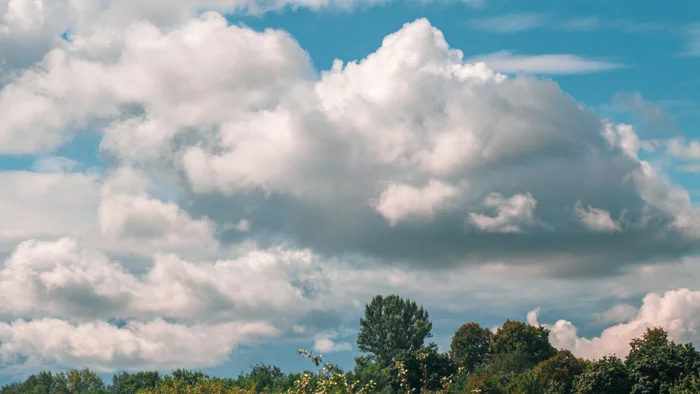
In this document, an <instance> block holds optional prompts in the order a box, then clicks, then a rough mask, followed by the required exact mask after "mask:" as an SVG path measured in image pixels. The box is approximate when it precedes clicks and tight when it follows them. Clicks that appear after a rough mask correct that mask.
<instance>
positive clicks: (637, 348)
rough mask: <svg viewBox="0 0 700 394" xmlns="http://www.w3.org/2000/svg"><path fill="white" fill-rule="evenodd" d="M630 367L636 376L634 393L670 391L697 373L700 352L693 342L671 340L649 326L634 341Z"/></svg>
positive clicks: (633, 375) (699, 363) (662, 393)
mask: <svg viewBox="0 0 700 394" xmlns="http://www.w3.org/2000/svg"><path fill="white" fill-rule="evenodd" d="M630 347H631V348H632V350H631V351H630V354H629V355H628V356H627V361H626V364H627V368H628V370H629V371H630V376H631V377H632V381H633V385H632V391H631V393H632V394H642V393H661V394H665V393H669V392H670V389H671V387H672V386H673V385H674V383H675V382H676V381H677V380H679V379H683V378H684V377H686V376H692V375H697V373H698V368H699V367H700V354H698V352H697V351H696V350H695V348H693V346H692V345H690V344H687V345H680V344H676V343H674V342H673V341H670V340H669V339H668V334H667V333H666V331H664V330H663V329H661V328H654V329H647V331H646V332H645V333H644V335H643V336H642V338H636V339H634V340H632V342H630Z"/></svg>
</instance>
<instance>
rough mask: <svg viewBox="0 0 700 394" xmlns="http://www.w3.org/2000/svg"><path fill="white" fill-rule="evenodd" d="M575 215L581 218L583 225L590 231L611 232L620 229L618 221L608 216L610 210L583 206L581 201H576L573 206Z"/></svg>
mask: <svg viewBox="0 0 700 394" xmlns="http://www.w3.org/2000/svg"><path fill="white" fill-rule="evenodd" d="M574 212H575V213H576V216H578V218H579V219H580V220H581V223H583V225H584V226H586V227H587V228H588V229H590V230H591V231H600V232H611V231H621V230H622V228H621V227H620V223H619V222H616V221H615V220H613V218H612V217H610V212H608V211H606V210H603V209H598V208H593V207H591V206H590V205H589V206H587V207H584V206H583V204H581V202H580V201H579V202H577V203H576V205H575V206H574Z"/></svg>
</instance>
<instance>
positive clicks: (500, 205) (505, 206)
mask: <svg viewBox="0 0 700 394" xmlns="http://www.w3.org/2000/svg"><path fill="white" fill-rule="evenodd" d="M484 206H485V207H486V208H493V209H495V210H496V216H495V217H492V216H486V215H482V214H477V213H469V222H470V223H471V224H473V225H474V226H475V227H476V228H478V229H479V230H481V231H487V232H498V233H519V232H521V231H522V226H523V225H530V224H533V223H534V222H535V218H534V215H533V212H534V210H535V207H536V206H537V201H536V200H535V199H534V198H533V197H532V194H530V193H526V194H516V195H514V196H512V197H510V198H504V197H503V196H501V195H500V194H498V193H491V194H489V195H488V196H486V198H485V199H484Z"/></svg>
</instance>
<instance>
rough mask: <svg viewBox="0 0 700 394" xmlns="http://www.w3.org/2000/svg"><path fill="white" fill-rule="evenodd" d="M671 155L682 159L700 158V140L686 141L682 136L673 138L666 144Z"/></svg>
mask: <svg viewBox="0 0 700 394" xmlns="http://www.w3.org/2000/svg"><path fill="white" fill-rule="evenodd" d="M666 149H667V152H668V154H669V155H671V156H673V157H675V158H678V159H682V160H698V159H700V141H696V140H691V141H687V142H686V141H685V139H684V138H682V137H677V138H672V139H670V140H669V141H668V143H667V146H666Z"/></svg>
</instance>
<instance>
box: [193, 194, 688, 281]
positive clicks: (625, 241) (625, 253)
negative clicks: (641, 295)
mask: <svg viewBox="0 0 700 394" xmlns="http://www.w3.org/2000/svg"><path fill="white" fill-rule="evenodd" d="M261 199H262V200H263V201H261ZM244 200H247V199H246V198H240V199H238V198H237V199H233V200H232V199H231V198H222V197H220V196H208V197H196V198H195V199H194V200H192V206H193V208H192V209H193V210H195V212H197V213H201V214H209V215H211V214H213V213H214V212H219V214H218V218H219V220H222V221H224V222H225V221H227V219H231V220H235V219H236V218H239V217H240V216H241V215H240V214H239V213H238V212H247V214H246V215H245V216H246V217H248V218H250V220H251V221H252V222H254V223H255V228H254V229H253V230H252V233H250V234H241V233H240V232H237V231H228V232H224V233H223V234H221V239H222V241H223V242H228V243H236V242H239V241H242V240H244V239H246V238H249V237H252V238H254V239H255V240H256V241H258V242H260V244H261V245H264V246H271V245H275V244H278V243H280V242H287V243H291V244H294V245H296V246H299V247H310V248H312V249H313V250H315V251H317V252H318V253H322V254H325V255H327V256H342V255H359V256H360V257H363V258H365V259H368V260H370V261H377V260H378V261H379V262H381V263H384V264H387V263H388V264H391V265H404V264H405V265H409V266H414V267H416V268H420V267H422V268H435V269H442V268H450V267H454V266H458V265H469V264H473V265H477V264H483V263H486V262H506V263H507V264H512V265H519V264H524V265H530V264H537V265H540V266H541V267H542V268H543V270H544V271H545V272H547V273H548V274H549V275H553V276H561V277H596V276H604V275H609V274H616V273H619V272H621V270H623V269H625V267H626V266H627V265H628V264H641V263H645V262H648V261H650V260H656V259H661V260H665V259H669V260H672V259H674V258H676V257H678V256H680V255H684V254H687V253H690V252H694V251H697V243H696V242H692V241H686V240H684V238H683V237H682V236H681V235H680V234H678V233H673V232H668V231H665V230H664V227H663V226H659V227H654V228H652V229H647V230H628V231H625V232H620V233H613V234H607V233H602V234H595V233H588V232H585V231H577V232H571V233H564V232H540V233H525V234H522V233H516V234H501V233H477V232H475V231H473V230H470V229H468V228H466V226H465V223H464V219H463V217H462V216H460V215H459V214H455V213H451V214H450V215H445V216H446V217H440V218H437V219H436V220H435V222H433V223H431V224H430V225H428V226H426V225H424V224H413V225H412V224H407V225H404V226H400V227H394V228H392V227H390V226H389V225H388V224H387V223H386V221H385V220H384V219H383V218H381V217H379V216H378V215H377V214H376V213H375V212H372V211H369V210H367V209H352V208H350V207H348V206H342V205H341V206H331V207H326V209H319V206H318V205H317V204H309V203H305V202H300V201H293V200H291V199H286V198H279V197H274V196H273V197H270V198H269V199H267V200H265V198H264V197H263V196H262V195H260V196H258V197H257V198H254V197H250V198H249V201H248V203H246V202H245V201H244ZM251 200H252V201H251ZM243 207H255V208H253V209H245V208H243ZM340 210H342V212H341V211H340ZM220 212H226V214H223V215H222V214H220ZM331 212H332V215H329V214H330V213H331ZM229 215H230V216H229ZM669 222H670V221H668V220H667V221H666V223H660V224H668V223H669Z"/></svg>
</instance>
